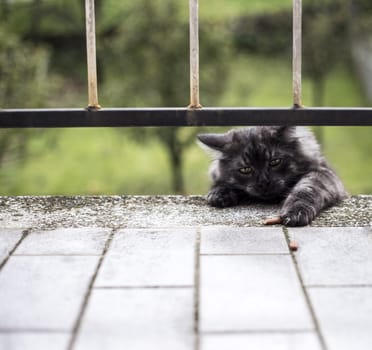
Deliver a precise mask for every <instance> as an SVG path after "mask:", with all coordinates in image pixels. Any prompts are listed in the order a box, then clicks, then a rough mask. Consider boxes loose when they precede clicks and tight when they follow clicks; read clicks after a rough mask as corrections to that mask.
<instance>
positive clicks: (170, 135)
mask: <svg viewBox="0 0 372 350" xmlns="http://www.w3.org/2000/svg"><path fill="white" fill-rule="evenodd" d="M158 136H159V139H160V141H161V142H162V143H163V144H164V146H165V147H166V150H167V153H168V156H169V160H170V165H171V171H172V190H173V192H174V193H177V194H184V192H185V186H184V181H183V176H182V170H183V166H182V165H183V163H182V161H183V157H182V156H183V147H182V143H181V141H180V140H179V139H178V128H176V127H174V128H165V129H162V130H159V134H158Z"/></svg>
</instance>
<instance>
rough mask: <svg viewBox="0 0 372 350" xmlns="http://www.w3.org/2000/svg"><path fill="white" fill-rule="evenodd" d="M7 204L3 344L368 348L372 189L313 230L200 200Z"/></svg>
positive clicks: (262, 212)
mask: <svg viewBox="0 0 372 350" xmlns="http://www.w3.org/2000/svg"><path fill="white" fill-rule="evenodd" d="M0 208H1V210H0V349H4V350H5V349H6V350H14V349H17V350H18V349H22V350H25V349H27V350H43V349H48V350H54V349H55V350H59V349H61V350H62V349H63V350H67V349H74V350H75V349H77V350H80V349H84V350H85V349H87V350H94V349H100V350H101V349H105V350H111V349H126V350H132V349H133V350H142V349H161V350H168V349H169V350H177V349H184V350H239V349H250V350H256V349H257V350H271V349H275V350H307V349H309V350H318V349H322V350H325V349H329V350H343V349H347V350H349V349H356V350H364V349H368V350H369V349H371V348H372V333H371V324H372V196H357V197H352V198H349V199H348V200H346V201H345V202H344V203H343V204H342V205H341V206H339V207H335V208H332V209H330V210H328V211H326V212H324V213H323V214H322V215H321V216H320V217H319V218H317V219H316V220H315V221H314V223H313V224H312V225H311V226H309V227H304V228H285V227H282V226H280V225H277V226H271V227H267V226H263V225H262V221H263V219H264V218H266V217H269V216H275V214H277V212H278V207H277V206H267V205H251V206H240V207H237V208H230V209H215V208H210V207H208V206H207V205H206V203H205V201H204V199H203V198H202V197H198V196H191V197H180V196H149V197H139V196H102V197H65V196H64V197H0ZM292 241H295V242H297V243H298V245H299V248H298V250H297V251H291V250H290V249H289V248H288V246H289V243H290V242H292Z"/></svg>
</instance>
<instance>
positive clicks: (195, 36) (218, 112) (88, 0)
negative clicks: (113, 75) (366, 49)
mask: <svg viewBox="0 0 372 350" xmlns="http://www.w3.org/2000/svg"><path fill="white" fill-rule="evenodd" d="M189 5H190V6H189V7H190V19H189V21H190V23H189V24H190V103H189V105H188V107H183V108H101V106H100V105H99V102H98V88H97V87H98V84H97V66H96V33H95V14H94V0H85V11H86V39H87V66H88V69H87V71H88V99H89V102H88V107H86V108H80V109H79V108H77V109H76V108H74V109H3V110H0V128H32V127H37V128H53V127H56V128H57V127H106V126H107V127H144V126H238V125H241V126H243V125H345V126H346V125H372V108H305V107H303V106H302V104H301V85H302V77H301V62H302V54H301V52H302V0H293V105H292V107H289V108H247V107H239V108H213V107H209V108H204V107H202V106H201V104H200V97H199V19H198V12H199V0H189Z"/></svg>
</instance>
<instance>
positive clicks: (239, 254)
mask: <svg viewBox="0 0 372 350" xmlns="http://www.w3.org/2000/svg"><path fill="white" fill-rule="evenodd" d="M200 255H201V256H250V255H252V256H256V255H269V256H270V255H290V253H287V252H277V253H274V252H272V253H265V252H262V253H259V252H256V253H201V254H200Z"/></svg>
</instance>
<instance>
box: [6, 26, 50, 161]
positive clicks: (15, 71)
mask: <svg viewBox="0 0 372 350" xmlns="http://www.w3.org/2000/svg"><path fill="white" fill-rule="evenodd" d="M0 48H1V51H0V107H1V108H20V107H24V108H27V107H45V106H46V105H47V104H46V102H45V101H47V96H48V93H50V92H51V90H52V85H51V84H50V83H49V82H48V78H47V75H48V64H49V58H48V52H47V51H46V50H45V49H44V48H41V47H34V46H32V45H29V44H28V43H25V42H22V41H20V40H19V38H17V36H15V35H11V34H9V33H8V32H6V30H5V28H3V27H0ZM29 135H30V134H29V132H27V131H26V130H17V129H13V130H1V131H0V168H1V167H2V166H4V164H9V162H12V161H17V160H20V159H22V158H24V156H25V153H26V150H27V144H28V141H29Z"/></svg>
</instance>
